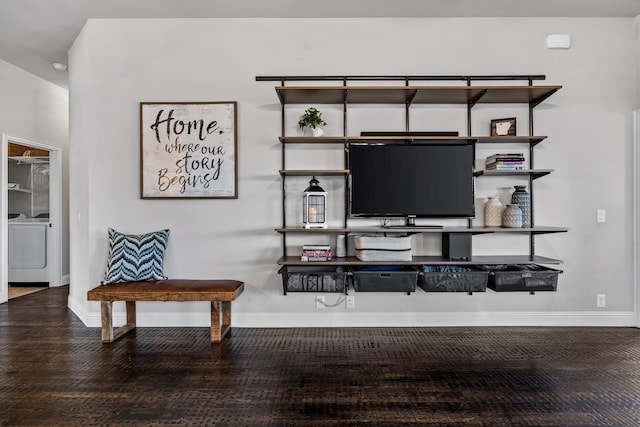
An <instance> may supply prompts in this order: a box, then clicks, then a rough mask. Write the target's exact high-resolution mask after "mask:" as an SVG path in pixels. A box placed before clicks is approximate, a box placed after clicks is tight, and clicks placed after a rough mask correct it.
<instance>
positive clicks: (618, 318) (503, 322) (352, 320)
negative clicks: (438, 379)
mask: <svg viewBox="0 0 640 427" xmlns="http://www.w3.org/2000/svg"><path fill="white" fill-rule="evenodd" d="M635 318H636V316H635V313H633V312H555V313H554V312H551V313H549V312H522V313H516V312H494V313H489V312H470V313H459V312H451V313H442V312H441V313H341V314H333V315H331V316H326V315H324V316H323V315H321V314H315V313H314V314H307V313H283V314H273V313H262V314H260V313H256V314H244V313H238V314H234V315H233V316H232V326H234V327H238V328H295V327H445V326H607V327H613V326H616V327H628V326H635Z"/></svg>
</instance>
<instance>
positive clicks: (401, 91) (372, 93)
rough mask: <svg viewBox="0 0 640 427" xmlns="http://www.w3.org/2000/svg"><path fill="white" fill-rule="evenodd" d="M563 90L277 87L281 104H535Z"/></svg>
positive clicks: (476, 87) (541, 87) (463, 87)
mask: <svg viewBox="0 0 640 427" xmlns="http://www.w3.org/2000/svg"><path fill="white" fill-rule="evenodd" d="M561 87H562V86H277V87H276V88H275V89H276V92H277V93H278V97H279V98H280V102H281V103H283V104H342V103H344V102H347V103H349V104H406V103H413V104H465V105H466V104H468V103H474V102H478V103H488V104H493V103H502V104H509V103H532V104H538V103H540V102H541V101H543V100H544V99H546V98H548V97H549V96H551V95H552V94H553V93H555V92H556V91H557V90H559V89H560V88H561Z"/></svg>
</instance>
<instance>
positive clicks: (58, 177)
mask: <svg viewBox="0 0 640 427" xmlns="http://www.w3.org/2000/svg"><path fill="white" fill-rule="evenodd" d="M9 142H13V143H16V144H20V145H26V146H29V147H33V148H38V149H41V150H47V151H49V220H50V223H51V226H50V228H49V230H48V238H47V262H48V263H49V286H61V285H63V284H64V283H63V281H62V149H61V148H60V147H54V146H52V145H47V144H42V143H39V142H34V141H29V140H26V139H24V138H18V137H13V136H10V135H7V134H4V133H3V134H2V147H1V150H2V152H1V154H0V191H1V195H2V197H0V199H1V203H0V249H1V250H0V253H1V254H2V256H1V258H2V259H1V260H0V263H1V264H0V265H1V266H2V268H0V303H4V302H6V301H7V300H8V299H9V256H8V250H9V226H8V224H9V220H8V216H9V202H8V198H9V186H8V171H7V169H8V161H9V158H8V157H9V155H8V152H9Z"/></svg>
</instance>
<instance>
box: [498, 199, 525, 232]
mask: <svg viewBox="0 0 640 427" xmlns="http://www.w3.org/2000/svg"><path fill="white" fill-rule="evenodd" d="M502 226H503V227H506V228H520V227H522V211H521V210H520V206H518V205H517V204H513V203H512V204H509V205H507V207H506V208H504V211H502Z"/></svg>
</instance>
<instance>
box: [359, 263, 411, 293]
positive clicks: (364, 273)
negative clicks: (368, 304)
mask: <svg viewBox="0 0 640 427" xmlns="http://www.w3.org/2000/svg"><path fill="white" fill-rule="evenodd" d="M417 279H418V271H417V270H416V269H415V268H412V267H409V266H375V267H374V266H372V267H357V268H356V269H355V270H354V271H353V287H354V288H355V290H356V292H406V293H411V292H415V290H416V282H417Z"/></svg>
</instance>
